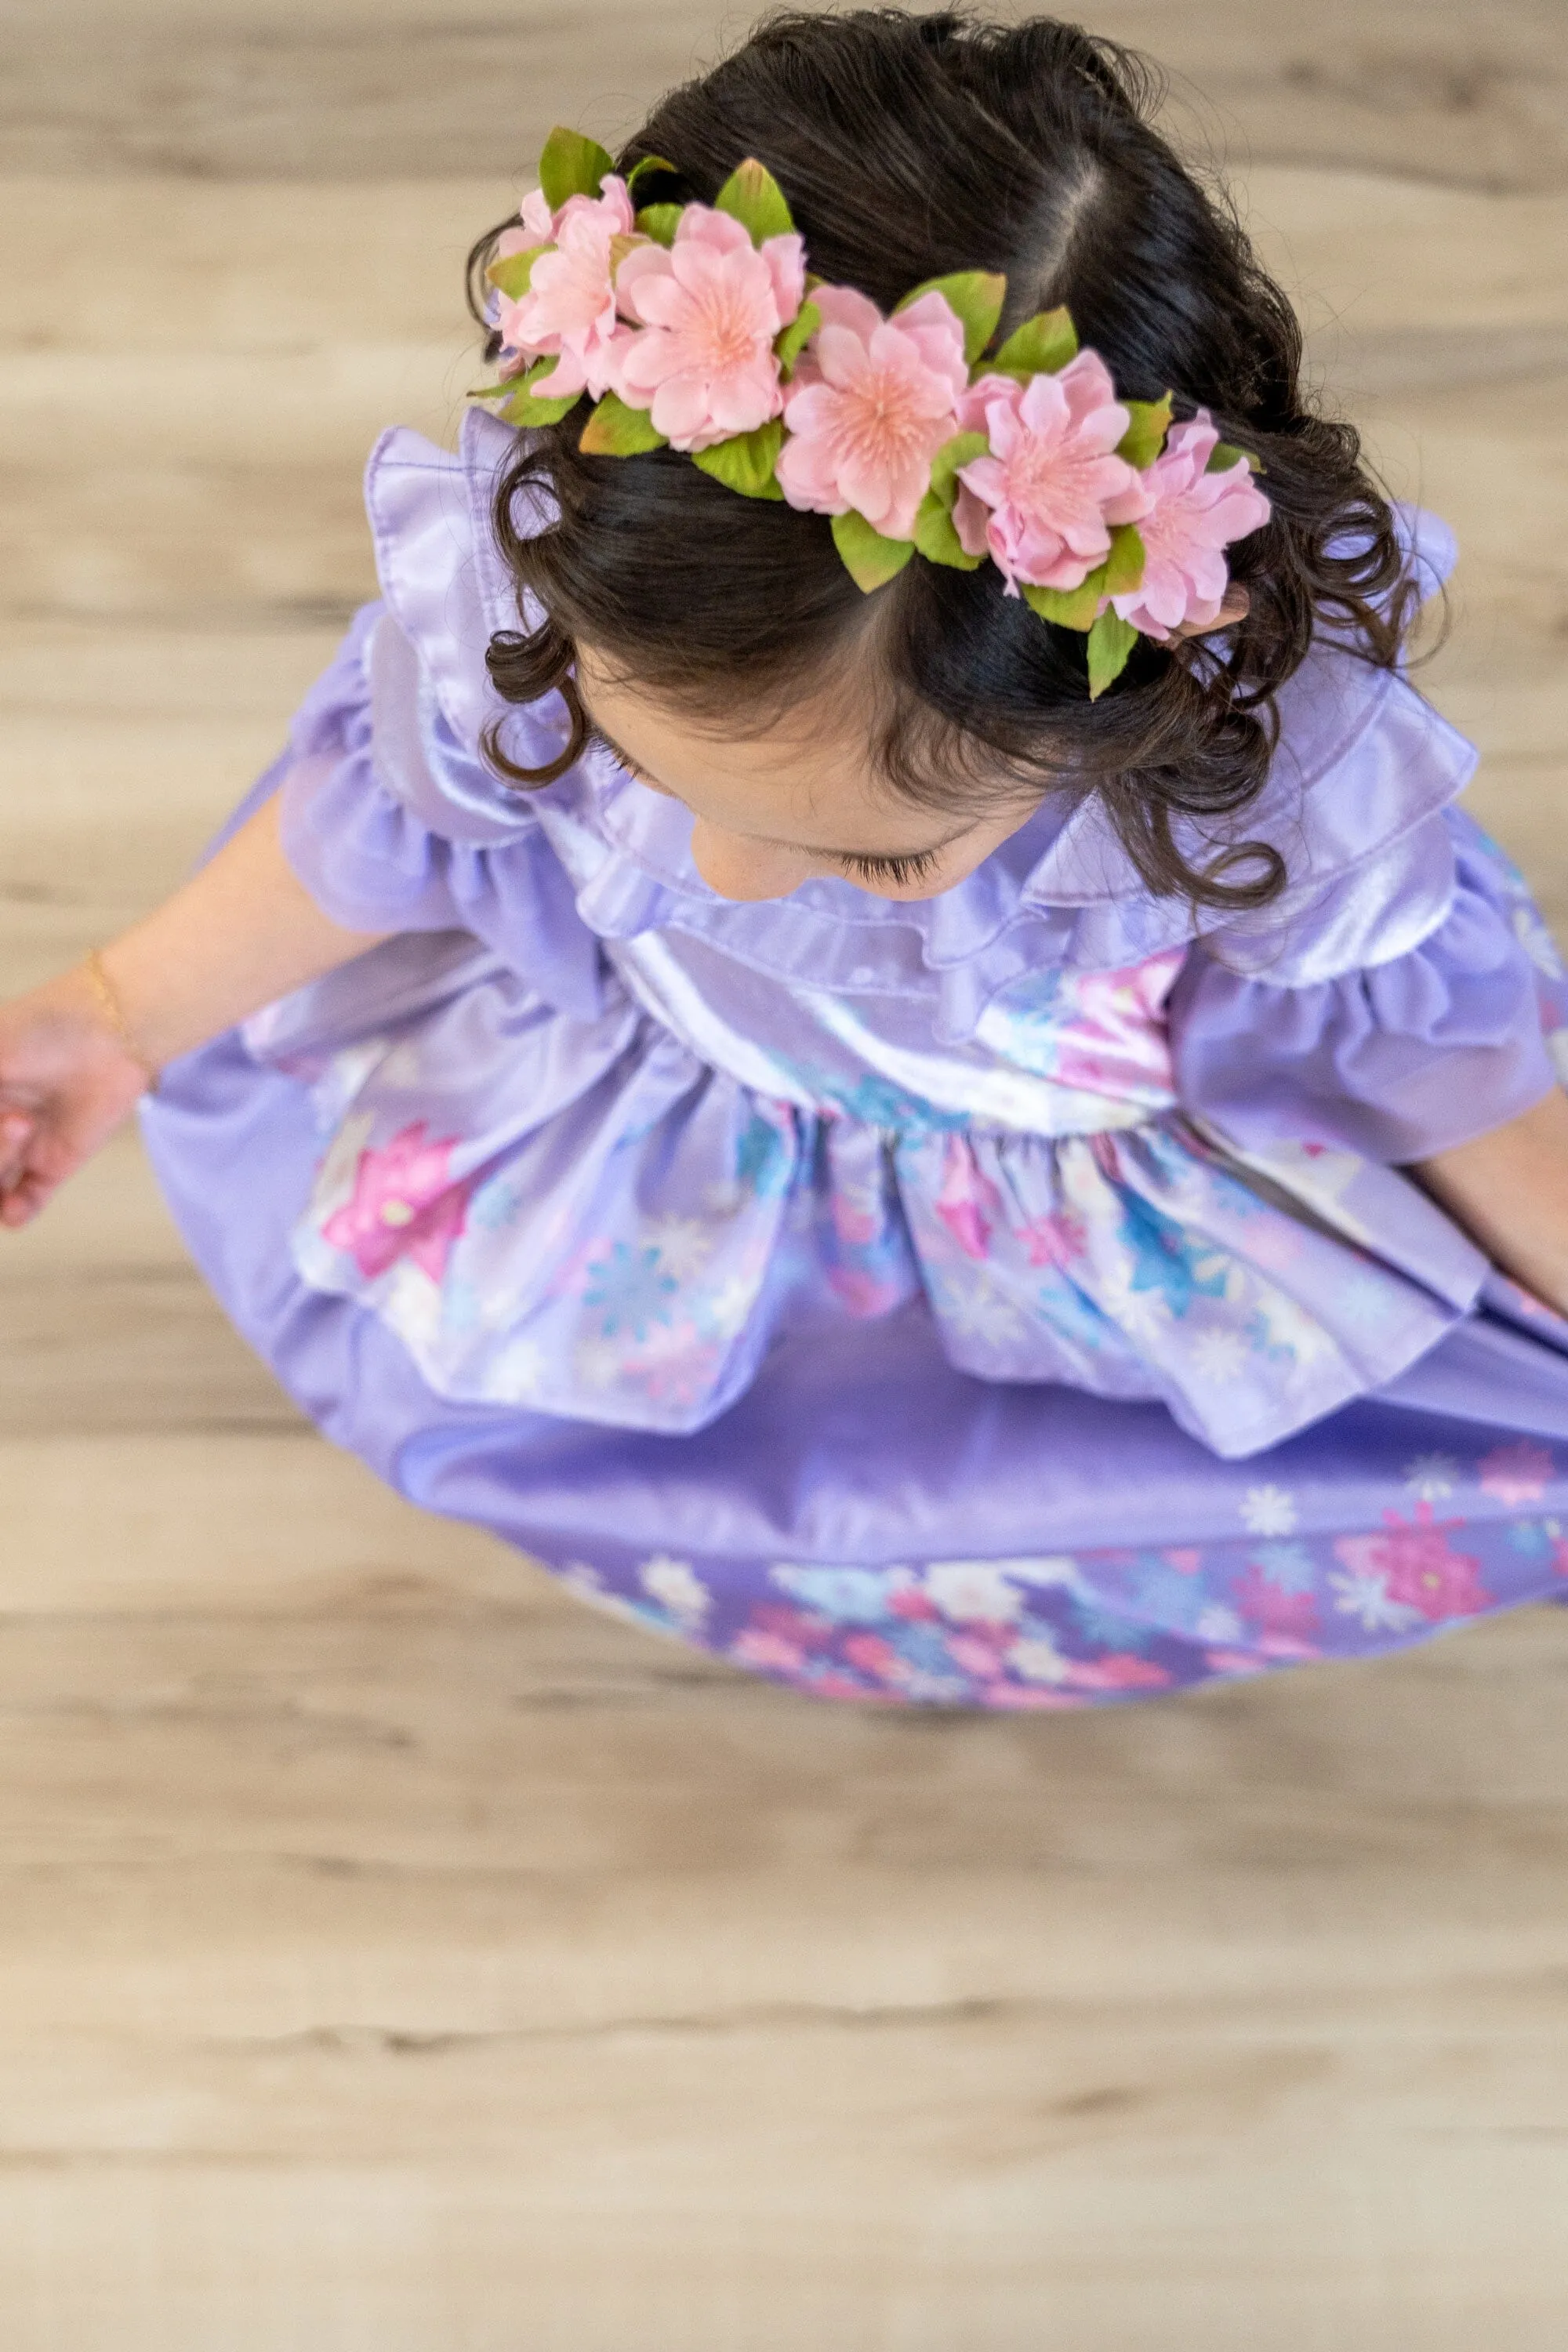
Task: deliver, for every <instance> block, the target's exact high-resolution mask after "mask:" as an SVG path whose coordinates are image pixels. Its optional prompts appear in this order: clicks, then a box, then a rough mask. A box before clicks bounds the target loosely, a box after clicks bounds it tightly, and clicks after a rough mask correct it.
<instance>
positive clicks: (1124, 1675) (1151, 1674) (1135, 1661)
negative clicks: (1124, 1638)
mask: <svg viewBox="0 0 1568 2352" xmlns="http://www.w3.org/2000/svg"><path fill="white" fill-rule="evenodd" d="M1067 1678H1068V1682H1069V1683H1071V1684H1072V1685H1074V1686H1075V1688H1077V1689H1079V1690H1164V1689H1165V1688H1166V1686H1167V1685H1168V1684H1169V1683H1170V1680H1171V1677H1170V1675H1169V1673H1168V1672H1167V1670H1166V1668H1165V1667H1163V1666H1157V1665H1155V1664H1154V1663H1153V1661H1152V1659H1151V1658H1141V1657H1139V1656H1138V1655H1137V1654H1136V1653H1135V1652H1134V1651H1131V1650H1112V1651H1110V1653H1109V1654H1108V1655H1106V1656H1105V1657H1103V1658H1095V1659H1092V1660H1091V1659H1087V1658H1085V1659H1078V1658H1075V1659H1073V1660H1072V1661H1071V1663H1070V1664H1068V1675H1067Z"/></svg>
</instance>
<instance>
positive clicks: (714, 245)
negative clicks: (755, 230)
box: [615, 205, 805, 449]
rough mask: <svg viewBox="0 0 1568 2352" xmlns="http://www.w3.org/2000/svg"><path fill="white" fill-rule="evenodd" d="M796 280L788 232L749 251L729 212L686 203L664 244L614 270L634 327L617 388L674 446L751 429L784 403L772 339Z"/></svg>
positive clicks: (796, 300) (792, 307) (702, 445)
mask: <svg viewBox="0 0 1568 2352" xmlns="http://www.w3.org/2000/svg"><path fill="white" fill-rule="evenodd" d="M804 292H805V261H804V259H803V258H802V251H801V241H800V239H799V237H798V236H795V235H793V234H791V235H789V236H770V237H768V238H766V239H765V240H764V242H763V245H762V247H760V248H759V247H755V246H753V245H752V240H751V238H750V236H748V235H747V233H746V231H745V230H744V229H743V228H742V226H741V224H740V222H739V221H737V220H731V217H730V215H729V214H728V213H721V212H715V211H713V210H712V209H711V208H710V206H709V205H687V207H686V209H685V211H684V212H683V213H682V214H681V215H680V226H679V228H678V229H677V230H676V232H675V243H674V244H673V245H672V246H671V247H668V250H667V249H666V247H663V246H662V245H639V246H637V247H636V248H635V249H634V250H633V251H632V252H630V253H628V254H627V255H626V258H625V260H624V261H623V262H622V263H621V266H620V268H619V270H618V271H617V272H616V299H617V301H618V302H619V304H620V307H621V309H622V310H623V311H625V312H626V314H627V315H628V316H629V317H631V318H632V319H634V320H637V321H638V322H639V325H638V326H637V327H635V328H633V329H632V330H631V331H629V332H628V333H627V335H626V339H625V341H623V343H622V344H621V345H620V347H619V350H618V352H617V354H616V382H615V389H616V391H617V392H618V393H619V394H620V396H621V398H622V399H623V400H624V401H625V402H626V404H627V405H628V406H629V407H632V408H646V409H647V410H648V411H649V412H650V415H651V417H652V421H653V425H654V428H655V430H656V431H657V432H659V433H662V434H663V435H664V436H665V437H666V439H667V440H668V442H669V443H670V445H671V446H672V447H674V448H677V449H708V448H710V447H711V446H712V445H713V443H714V442H715V441H724V440H728V439H729V437H730V436H731V434H735V433H752V432H754V431H755V430H756V428H757V426H758V425H765V424H766V423H767V421H768V419H769V417H771V416H776V415H778V413H779V410H780V408H781V406H782V405H783V395H782V394H781V392H780V389H779V364H778V361H777V360H776V359H775V357H774V356H773V338H774V336H775V335H776V334H777V333H778V331H779V330H780V328H781V327H787V326H788V324H789V322H790V320H792V319H793V318H794V317H795V314H796V312H797V311H798V310H799V309H800V305H801V298H802V295H803V294H804Z"/></svg>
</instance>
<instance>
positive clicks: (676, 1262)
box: [646, 1217, 714, 1282]
mask: <svg viewBox="0 0 1568 2352" xmlns="http://www.w3.org/2000/svg"><path fill="white" fill-rule="evenodd" d="M646 1230H647V1239H648V1240H649V1241H650V1242H651V1243H652V1244H653V1245H654V1247H655V1248H656V1249H657V1250H658V1254H659V1255H660V1257H661V1258H662V1259H663V1261H664V1264H665V1266H666V1267H667V1269H668V1272H669V1273H670V1274H672V1275H673V1276H674V1277H675V1279H676V1281H677V1282H689V1281H690V1280H691V1278H692V1276H694V1275H698V1274H700V1273H701V1271H702V1268H703V1267H704V1266H705V1265H707V1263H708V1260H709V1259H710V1257H711V1256H712V1255H713V1244H714V1236H713V1234H711V1233H710V1231H709V1229H708V1227H707V1226H706V1225H705V1224H704V1223H702V1220H701V1218H700V1217H659V1218H658V1219H656V1220H655V1222H654V1223H651V1224H649V1225H648V1226H647V1229H646Z"/></svg>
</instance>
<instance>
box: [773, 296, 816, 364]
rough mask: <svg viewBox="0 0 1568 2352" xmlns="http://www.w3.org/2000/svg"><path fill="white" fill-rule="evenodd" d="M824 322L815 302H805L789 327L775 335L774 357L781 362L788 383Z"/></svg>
mask: <svg viewBox="0 0 1568 2352" xmlns="http://www.w3.org/2000/svg"><path fill="white" fill-rule="evenodd" d="M821 324H822V313H821V311H820V310H818V309H817V307H816V303H815V302H803V303H802V304H801V306H800V308H799V310H797V311H796V312H795V316H794V318H793V319H792V320H790V322H789V324H788V326H787V327H784V328H781V329H780V331H779V332H778V333H777V334H776V335H775V336H774V337H773V357H774V358H775V359H776V360H777V362H778V363H779V373H780V375H782V376H783V378H784V382H785V383H788V382H789V380H790V378H791V376H792V375H793V374H794V373H795V362H796V360H797V359H799V357H800V355H801V352H802V350H803V349H804V347H805V344H807V343H808V342H809V341H811V338H812V337H813V335H815V334H816V331H817V329H818V327H820V326H821Z"/></svg>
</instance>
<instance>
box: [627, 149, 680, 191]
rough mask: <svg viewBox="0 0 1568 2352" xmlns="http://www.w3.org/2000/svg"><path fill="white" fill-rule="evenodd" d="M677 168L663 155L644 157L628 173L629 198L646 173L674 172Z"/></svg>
mask: <svg viewBox="0 0 1568 2352" xmlns="http://www.w3.org/2000/svg"><path fill="white" fill-rule="evenodd" d="M674 169H675V166H674V164H673V163H668V162H667V161H666V160H665V158H664V157H663V156H662V155H643V156H640V157H639V158H638V160H637V163H634V164H633V165H632V168H631V170H630V171H629V172H628V173H626V194H627V195H628V196H629V195H630V194H631V193H632V191H633V190H634V188H635V187H636V186H637V182H638V181H639V180H640V179H641V178H642V175H643V173H645V172H673V171H674Z"/></svg>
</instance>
